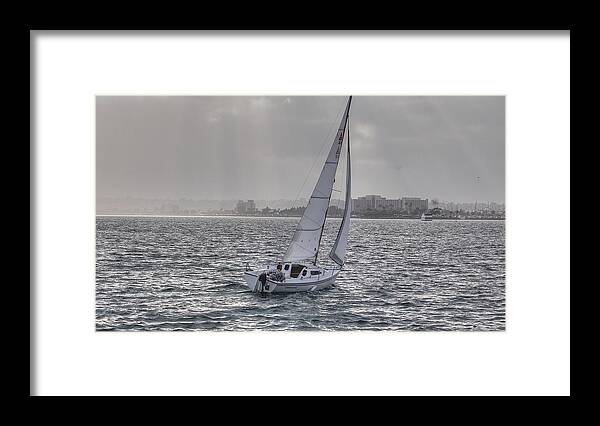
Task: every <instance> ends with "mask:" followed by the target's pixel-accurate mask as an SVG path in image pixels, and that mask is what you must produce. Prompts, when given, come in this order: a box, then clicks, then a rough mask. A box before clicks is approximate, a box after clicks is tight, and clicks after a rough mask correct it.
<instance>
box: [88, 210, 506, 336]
mask: <svg viewBox="0 0 600 426" xmlns="http://www.w3.org/2000/svg"><path fill="white" fill-rule="evenodd" d="M297 221H298V219H297V218H289V219H288V218H286V219H284V218H241V217H102V216H98V217H97V218H96V250H97V252H96V329H97V330H163V331H165V330H256V329H266V330H419V331H422V330H504V328H505V296H504V294H505V283H504V282H505V253H504V221H453V220H440V221H433V222H421V221H419V220H394V219H382V220H369V219H364V220H361V219H353V220H352V224H351V231H350V237H349V247H348V261H347V263H346V265H345V267H344V270H343V271H342V272H341V273H340V276H339V277H338V280H337V281H336V284H335V285H334V287H331V288H329V289H326V290H321V291H317V292H313V293H295V294H270V295H260V294H254V293H250V292H249V291H248V290H247V289H246V288H245V287H244V286H243V279H242V274H243V271H244V264H245V262H249V263H250V265H251V266H259V265H262V264H263V263H264V262H265V261H266V260H269V259H273V260H276V259H277V258H278V257H280V256H281V255H282V254H283V253H284V252H285V249H286V248H287V244H288V243H289V241H290V238H291V236H292V233H293V231H294V229H295V227H296V223H297ZM339 223H340V222H339V219H338V220H336V219H332V220H329V221H328V223H327V226H326V230H325V233H324V235H323V240H322V246H321V247H322V249H321V253H322V256H321V257H323V258H326V257H327V256H326V254H327V251H328V248H329V247H331V244H332V243H333V240H334V238H335V233H336V232H337V228H338V227H339ZM323 263H326V262H325V260H324V261H323Z"/></svg>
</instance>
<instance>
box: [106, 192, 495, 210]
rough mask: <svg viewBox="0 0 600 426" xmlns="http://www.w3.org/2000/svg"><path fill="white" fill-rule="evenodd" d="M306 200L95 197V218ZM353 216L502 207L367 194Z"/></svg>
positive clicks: (275, 206) (336, 203)
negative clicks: (365, 213) (373, 212)
mask: <svg viewBox="0 0 600 426" xmlns="http://www.w3.org/2000/svg"><path fill="white" fill-rule="evenodd" d="M307 202H308V200H307V199H306V198H299V199H297V200H289V199H272V200H264V199H263V200H260V199H256V200H255V199H249V198H247V199H229V200H194V199H188V198H179V199H164V198H142V197H98V198H97V202H96V214H100V215H102V214H208V213H217V212H219V211H221V212H230V213H244V214H246V213H258V212H261V211H268V210H271V211H275V210H286V209H294V208H300V209H301V208H304V207H305V206H306V204H307ZM330 207H334V208H343V199H335V198H333V197H332V200H331V203H330ZM352 208H353V211H354V212H357V213H359V212H361V211H365V210H390V211H391V210H396V211H399V210H407V211H417V210H418V211H423V210H431V209H436V208H437V209H442V210H448V211H496V212H504V210H505V205H504V203H497V202H494V201H487V200H474V201H472V202H455V201H449V200H441V199H437V198H426V197H399V198H387V197H384V196H382V195H381V194H366V195H364V196H357V197H353V198H352Z"/></svg>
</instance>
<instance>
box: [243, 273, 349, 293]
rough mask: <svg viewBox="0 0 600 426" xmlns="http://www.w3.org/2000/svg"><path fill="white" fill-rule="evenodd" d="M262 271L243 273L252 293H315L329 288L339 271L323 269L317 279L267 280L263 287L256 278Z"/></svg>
mask: <svg viewBox="0 0 600 426" xmlns="http://www.w3.org/2000/svg"><path fill="white" fill-rule="evenodd" d="M262 272H263V271H261V270H259V271H247V272H245V273H244V281H245V284H246V287H248V289H250V291H252V292H260V293H297V292H302V291H315V290H322V289H324V288H327V287H331V286H332V285H333V283H334V282H335V279H336V278H337V276H338V274H339V272H340V270H339V269H325V270H324V274H323V275H321V276H318V277H314V278H313V277H306V278H287V279H286V280H285V281H282V282H278V281H272V280H270V279H267V281H266V283H265V285H264V287H263V286H262V285H261V283H260V281H259V279H258V277H259V275H260V274H261V273H262Z"/></svg>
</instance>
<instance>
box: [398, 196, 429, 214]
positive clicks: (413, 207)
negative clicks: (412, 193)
mask: <svg viewBox="0 0 600 426" xmlns="http://www.w3.org/2000/svg"><path fill="white" fill-rule="evenodd" d="M428 208H429V200H428V199H421V198H413V197H402V210H406V211H407V212H409V213H414V212H417V211H425V210H427V209H428Z"/></svg>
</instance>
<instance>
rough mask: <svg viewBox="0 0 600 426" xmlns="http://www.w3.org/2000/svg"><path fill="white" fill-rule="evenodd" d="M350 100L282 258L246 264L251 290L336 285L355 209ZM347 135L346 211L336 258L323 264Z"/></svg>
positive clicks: (333, 254) (331, 254)
mask: <svg viewBox="0 0 600 426" xmlns="http://www.w3.org/2000/svg"><path fill="white" fill-rule="evenodd" d="M351 103H352V96H350V97H349V98H348V103H347V104H346V109H345V110H344V115H343V116H342V120H341V122H340V125H339V127H338V131H337V133H336V136H335V138H334V140H333V143H332V145H331V148H330V150H329V153H328V155H327V158H326V160H325V163H324V164H323V168H322V169H321V174H320V175H319V178H318V180H317V183H316V184H315V187H314V189H313V192H312V194H311V197H310V199H309V201H308V204H307V206H306V209H305V210H304V213H303V215H302V217H301V218H300V221H299V222H298V225H297V227H296V230H295V232H294V235H293V237H292V241H291V243H290V245H289V247H288V249H287V251H286V253H285V255H284V256H283V259H282V261H281V262H277V263H272V264H268V265H266V266H265V267H264V268H261V269H257V270H251V269H250V268H247V270H246V271H245V272H244V281H245V283H246V286H247V287H248V288H249V289H250V290H251V291H253V292H261V293H279V292H297V291H314V290H319V289H322V288H326V287H329V286H331V285H333V283H334V282H335V280H336V278H337V276H338V274H339V273H340V271H341V270H342V267H343V266H344V263H345V258H346V248H347V243H348V233H349V230H350V215H351V213H352V197H351V161H350V131H349V122H350V105H351ZM345 135H347V136H348V137H347V139H346V140H347V155H346V192H345V202H344V215H343V218H342V223H341V225H340V228H339V230H338V234H337V237H336V239H335V242H334V244H333V247H332V248H331V251H330V252H329V257H330V258H331V260H333V261H334V262H335V266H334V267H331V268H323V267H321V266H319V265H318V257H319V248H320V246H321V238H322V236H323V230H324V228H325V222H326V220H327V212H328V210H329V203H330V201H331V193H332V191H333V184H334V181H335V175H336V171H337V167H338V163H339V160H340V154H341V153H342V146H343V143H344V139H345Z"/></svg>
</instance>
